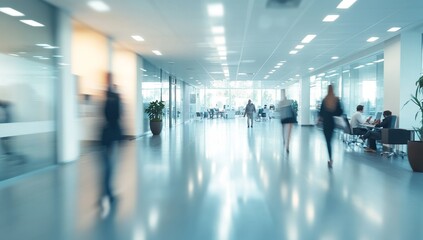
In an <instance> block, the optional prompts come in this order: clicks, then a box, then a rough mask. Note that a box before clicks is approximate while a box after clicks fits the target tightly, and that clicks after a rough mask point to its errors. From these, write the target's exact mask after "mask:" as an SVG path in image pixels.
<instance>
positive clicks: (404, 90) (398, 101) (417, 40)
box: [384, 29, 423, 129]
mask: <svg viewBox="0 0 423 240" xmlns="http://www.w3.org/2000/svg"><path fill="white" fill-rule="evenodd" d="M422 32H423V31H422V29H414V30H411V31H408V32H404V33H402V34H401V35H400V36H398V37H395V38H394V39H392V40H390V41H387V42H386V43H385V57H384V58H385V64H384V76H385V81H384V110H390V111H392V114H394V115H398V123H399V124H398V127H399V128H406V129H411V128H412V127H413V126H418V125H419V123H418V122H417V121H415V119H414V115H415V113H416V112H417V111H418V108H417V107H416V106H414V105H413V104H408V105H406V106H404V104H405V103H406V102H407V101H408V100H409V99H410V96H411V94H413V93H414V92H415V89H416V86H415V82H416V81H417V79H418V78H419V77H420V76H421V73H422Z"/></svg>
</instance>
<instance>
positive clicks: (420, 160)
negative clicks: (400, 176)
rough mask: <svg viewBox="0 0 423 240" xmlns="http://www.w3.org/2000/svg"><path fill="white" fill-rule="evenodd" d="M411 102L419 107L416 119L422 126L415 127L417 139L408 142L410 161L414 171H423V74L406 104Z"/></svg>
mask: <svg viewBox="0 0 423 240" xmlns="http://www.w3.org/2000/svg"><path fill="white" fill-rule="evenodd" d="M410 102H411V103H414V104H415V105H416V106H417V107H418V111H417V112H416V114H415V115H414V119H416V120H419V122H420V126H418V127H414V131H415V134H416V136H417V139H416V141H409V142H408V144H407V152H408V161H409V162H410V166H411V168H412V169H413V171H415V172H423V141H422V140H423V76H421V77H420V78H419V80H417V82H416V92H415V93H414V95H411V99H410V100H408V101H407V102H406V103H405V104H408V103H410ZM405 104H404V105H405Z"/></svg>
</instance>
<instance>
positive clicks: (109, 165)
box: [101, 143, 114, 199]
mask: <svg viewBox="0 0 423 240" xmlns="http://www.w3.org/2000/svg"><path fill="white" fill-rule="evenodd" d="M113 147H114V144H113V143H111V144H107V145H104V146H103V149H102V163H101V165H102V166H103V176H102V178H103V189H102V196H107V197H109V198H110V199H112V198H113V190H112V175H113V160H112V159H113V157H112V155H113Z"/></svg>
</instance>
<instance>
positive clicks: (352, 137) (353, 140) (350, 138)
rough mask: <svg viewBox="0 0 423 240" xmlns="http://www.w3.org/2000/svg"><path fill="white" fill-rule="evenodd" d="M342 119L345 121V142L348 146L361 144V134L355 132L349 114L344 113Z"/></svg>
mask: <svg viewBox="0 0 423 240" xmlns="http://www.w3.org/2000/svg"><path fill="white" fill-rule="evenodd" d="M342 119H343V120H344V122H345V126H344V128H343V130H344V139H343V140H344V143H345V144H347V146H351V145H358V146H361V144H362V143H361V142H359V138H358V137H359V136H360V135H358V134H354V132H353V131H352V129H351V125H350V121H349V120H348V117H347V115H345V114H344V115H342Z"/></svg>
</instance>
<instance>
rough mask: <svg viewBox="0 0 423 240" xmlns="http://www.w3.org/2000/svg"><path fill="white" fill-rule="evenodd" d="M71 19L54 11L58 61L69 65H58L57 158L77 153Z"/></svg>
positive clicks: (65, 159)
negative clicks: (59, 57)
mask: <svg viewBox="0 0 423 240" xmlns="http://www.w3.org/2000/svg"><path fill="white" fill-rule="evenodd" d="M71 40H72V20H71V18H70V16H69V15H68V14H67V13H65V12H63V11H58V13H57V42H58V46H59V49H58V54H59V55H61V56H63V57H62V58H61V59H60V61H61V62H63V63H65V64H69V65H59V73H58V74H59V78H58V79H59V82H58V84H57V85H58V86H57V101H58V104H57V134H58V137H57V140H58V143H57V148H58V151H57V152H58V162H59V163H66V162H71V161H74V160H77V159H78V158H79V154H80V148H79V136H78V132H79V128H78V113H77V107H78V105H77V103H78V101H77V89H76V82H77V81H76V77H74V76H73V75H72V72H71V66H70V63H71V47H72V42H71Z"/></svg>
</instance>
